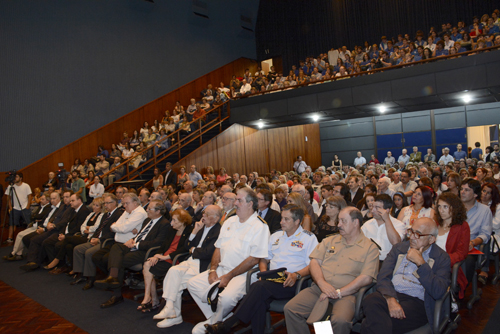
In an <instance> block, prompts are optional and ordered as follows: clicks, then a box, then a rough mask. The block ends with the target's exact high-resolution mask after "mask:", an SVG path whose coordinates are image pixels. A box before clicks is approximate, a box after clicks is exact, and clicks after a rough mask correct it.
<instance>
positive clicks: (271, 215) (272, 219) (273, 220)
mask: <svg viewBox="0 0 500 334" xmlns="http://www.w3.org/2000/svg"><path fill="white" fill-rule="evenodd" d="M262 219H264V220H265V221H266V223H267V227H269V232H271V234H273V233H274V232H276V231H278V230H281V224H280V222H281V213H279V212H278V211H276V210H273V209H271V208H269V210H267V213H266V216H265V217H262Z"/></svg>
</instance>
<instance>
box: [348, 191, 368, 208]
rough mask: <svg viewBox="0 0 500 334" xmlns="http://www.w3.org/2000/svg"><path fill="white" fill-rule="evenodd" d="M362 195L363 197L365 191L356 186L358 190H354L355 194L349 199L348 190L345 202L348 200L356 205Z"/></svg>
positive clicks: (349, 193)
mask: <svg viewBox="0 0 500 334" xmlns="http://www.w3.org/2000/svg"><path fill="white" fill-rule="evenodd" d="M363 197H365V191H364V190H363V189H361V187H360V188H358V191H356V195H354V199H353V200H352V201H351V192H350V191H349V192H348V193H347V199H346V202H347V201H349V202H352V204H354V206H356V204H358V202H359V201H361V200H362V199H363Z"/></svg>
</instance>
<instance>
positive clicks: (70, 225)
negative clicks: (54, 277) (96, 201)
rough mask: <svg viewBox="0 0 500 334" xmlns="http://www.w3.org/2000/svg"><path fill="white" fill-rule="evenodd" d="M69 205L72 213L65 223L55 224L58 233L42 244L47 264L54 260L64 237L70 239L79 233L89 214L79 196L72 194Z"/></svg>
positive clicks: (63, 221)
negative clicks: (47, 259) (47, 260)
mask: <svg viewBox="0 0 500 334" xmlns="http://www.w3.org/2000/svg"><path fill="white" fill-rule="evenodd" d="M70 205H71V208H72V209H73V213H72V215H71V217H70V219H68V220H67V221H65V220H62V221H61V222H59V223H58V224H56V228H55V229H56V230H57V232H58V233H54V234H52V235H51V236H50V237H48V238H47V239H46V240H45V241H44V242H43V244H42V245H43V249H44V251H45V253H46V254H47V256H48V258H49V262H50V261H52V260H54V258H55V257H56V254H57V252H58V251H59V248H61V246H62V244H63V240H64V238H66V237H71V236H73V235H75V234H76V233H78V232H80V227H81V226H82V224H83V222H84V221H85V219H86V218H87V216H88V215H89V214H90V210H89V208H88V207H87V206H86V205H85V204H83V198H82V196H81V195H80V194H73V195H71V198H70Z"/></svg>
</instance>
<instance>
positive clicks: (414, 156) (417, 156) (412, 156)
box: [410, 152, 422, 162]
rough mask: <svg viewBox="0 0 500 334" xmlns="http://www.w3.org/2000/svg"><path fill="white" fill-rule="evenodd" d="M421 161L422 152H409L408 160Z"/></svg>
mask: <svg viewBox="0 0 500 334" xmlns="http://www.w3.org/2000/svg"><path fill="white" fill-rule="evenodd" d="M421 161H422V152H417V153H416V154H415V153H411V154H410V162H421Z"/></svg>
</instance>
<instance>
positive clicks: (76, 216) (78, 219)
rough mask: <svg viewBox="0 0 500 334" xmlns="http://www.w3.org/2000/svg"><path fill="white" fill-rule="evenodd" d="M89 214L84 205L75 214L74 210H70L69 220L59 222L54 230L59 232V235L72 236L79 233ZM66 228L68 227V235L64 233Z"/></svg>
mask: <svg viewBox="0 0 500 334" xmlns="http://www.w3.org/2000/svg"><path fill="white" fill-rule="evenodd" d="M89 214H90V210H89V208H87V206H86V205H85V204H82V206H81V207H80V210H78V212H75V210H74V209H72V212H71V217H70V219H68V220H61V222H60V223H59V224H57V225H56V229H57V230H58V231H59V233H62V234H66V235H68V236H72V235H74V234H75V233H77V232H80V226H82V224H83V222H84V221H85V219H86V218H87V216H88V215H89ZM66 226H67V227H68V233H66Z"/></svg>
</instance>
